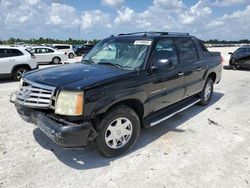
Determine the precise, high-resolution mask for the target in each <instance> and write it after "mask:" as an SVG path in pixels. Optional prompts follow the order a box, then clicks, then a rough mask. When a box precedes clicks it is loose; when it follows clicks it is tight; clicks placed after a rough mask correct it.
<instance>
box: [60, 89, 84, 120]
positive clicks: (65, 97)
mask: <svg viewBox="0 0 250 188" xmlns="http://www.w3.org/2000/svg"><path fill="white" fill-rule="evenodd" d="M83 95H84V94H83V92H71V91H61V92H60V93H59V95H58V97H57V100H56V106H55V113H56V114H60V115H68V116H78V115H82V114H83Z"/></svg>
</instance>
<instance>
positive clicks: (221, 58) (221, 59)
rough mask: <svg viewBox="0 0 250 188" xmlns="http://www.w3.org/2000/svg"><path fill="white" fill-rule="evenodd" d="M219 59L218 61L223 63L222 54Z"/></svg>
mask: <svg viewBox="0 0 250 188" xmlns="http://www.w3.org/2000/svg"><path fill="white" fill-rule="evenodd" d="M220 61H221V62H220V63H221V64H223V61H224V59H223V57H222V56H220Z"/></svg>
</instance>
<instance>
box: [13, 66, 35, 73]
mask: <svg viewBox="0 0 250 188" xmlns="http://www.w3.org/2000/svg"><path fill="white" fill-rule="evenodd" d="M17 68H27V69H28V70H31V68H30V66H29V65H27V64H22V65H16V66H14V67H13V68H12V71H11V73H12V74H13V73H14V71H15V70H16V69H17Z"/></svg>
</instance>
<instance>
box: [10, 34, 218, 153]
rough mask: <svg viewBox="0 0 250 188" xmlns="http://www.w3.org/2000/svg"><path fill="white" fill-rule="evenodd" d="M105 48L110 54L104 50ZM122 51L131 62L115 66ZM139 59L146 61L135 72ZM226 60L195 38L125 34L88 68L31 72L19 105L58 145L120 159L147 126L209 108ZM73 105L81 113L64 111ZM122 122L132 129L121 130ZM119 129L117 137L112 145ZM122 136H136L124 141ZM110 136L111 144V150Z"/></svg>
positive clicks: (64, 67)
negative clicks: (90, 148)
mask: <svg viewBox="0 0 250 188" xmlns="http://www.w3.org/2000/svg"><path fill="white" fill-rule="evenodd" d="M113 44H115V45H113ZM124 44H126V45H124ZM102 46H105V48H103V49H105V50H104V51H98V50H99V48H100V49H102ZM121 46H122V48H120V47H121ZM138 50H139V51H138ZM137 51H138V52H137ZM99 52H101V55H100V54H99ZM113 52H114V53H113ZM122 53H123V55H122V57H123V58H124V59H125V60H124V59H123V60H124V62H126V64H117V63H114V62H122V61H123V60H121V59H119V60H118V61H115V60H116V58H118V56H120V55H121V54H122ZM98 54H99V55H98ZM124 54H125V55H124ZM135 54H137V55H138V56H135V58H134V59H132V60H133V61H131V58H132V57H133V56H134V55H135ZM96 56H98V57H99V56H101V57H106V58H107V57H111V56H112V58H110V59H109V61H108V60H107V59H105V60H104V59H103V58H99V59H98V58H96V59H98V63H97V62H94V58H93V59H91V57H96ZM96 59H95V60H96ZM127 59H129V60H127ZM135 60H136V62H140V63H138V65H136V66H135V67H132V65H134V64H135V63H134V61H135ZM107 61H108V62H107ZM221 62H222V58H221V56H220V53H217V52H213V53H211V52H209V51H208V50H207V49H206V48H205V46H204V45H203V44H202V43H201V41H200V40H198V39H197V38H195V37H193V36H189V35H188V34H178V33H173V34H171V33H158V32H153V33H135V34H121V35H119V36H116V37H110V38H107V39H104V40H103V41H101V42H100V43H99V44H97V45H96V47H95V48H94V49H93V50H92V51H91V53H89V54H88V55H87V56H86V57H85V58H84V59H83V61H82V62H81V63H77V64H70V65H62V66H58V67H53V68H48V69H44V70H36V71H33V72H30V73H27V74H26V75H25V76H24V77H23V83H22V84H21V85H22V87H21V89H20V91H18V92H17V93H16V99H15V100H14V99H13V100H14V102H15V105H16V109H17V111H18V113H19V115H20V116H21V117H22V118H23V119H24V120H25V121H27V122H33V123H34V124H36V125H37V126H38V127H39V128H40V129H41V130H42V131H43V132H44V133H45V134H46V135H47V136H48V137H50V138H51V139H52V140H53V141H54V142H56V143H57V144H59V145H61V146H63V147H67V148H72V147H73V148H75V147H82V146H85V145H87V142H88V141H92V140H96V143H97V148H98V149H99V151H100V152H101V153H102V154H104V155H105V156H109V157H113V156H116V155H120V154H121V153H123V152H125V151H127V150H128V149H129V148H131V147H132V146H133V145H134V143H135V141H136V139H137V137H138V135H139V130H140V127H141V126H143V127H151V126H154V125H156V124H159V123H160V122H162V121H164V120H166V119H167V118H169V117H171V116H172V115H174V114H176V113H178V112H180V111H182V110H184V109H186V108H187V107H189V106H191V105H193V104H196V103H197V102H200V103H202V104H203V105H205V104H207V103H208V102H209V100H210V98H211V96H212V91H213V87H212V86H213V83H218V82H219V81H220V79H221V71H222V64H221ZM125 65H126V66H125ZM129 65H130V66H129ZM207 86H209V87H207ZM71 94H72V95H74V96H73V97H68V95H71ZM205 97H206V98H205ZM81 98H83V99H82V100H83V101H82V100H81ZM78 99H79V101H78V102H75V101H77V100H78ZM205 99H206V100H205ZM71 100H72V101H74V102H72V104H73V103H74V104H75V106H76V107H74V108H73V107H72V109H73V110H75V111H74V112H77V111H78V112H80V113H79V114H77V115H67V113H70V112H64V111H67V110H68V109H71V107H70V105H71V102H69V101H71ZM61 103H62V104H63V103H65V104H63V105H66V106H67V107H65V108H64V107H60V105H61ZM77 105H78V107H77ZM81 109H83V110H82V111H81ZM64 113H65V114H66V115H65V114H64ZM120 116H121V118H119V117H120ZM113 117H114V118H116V119H115V120H113V119H112V118H113ZM111 120H112V121H113V124H112V122H111ZM108 122H109V123H108ZM118 123H120V124H126V125H127V124H128V125H129V126H128V127H125V128H123V129H119V127H118V128H117V127H115V126H118ZM108 124H110V125H108ZM105 127H108V128H107V129H105ZM113 128H114V129H115V130H116V132H115V133H114V137H115V138H111V139H113V140H112V141H108V139H109V138H108V137H109V134H111V133H112V131H113ZM111 130H112V131H111ZM121 131H122V132H123V134H129V132H130V137H128V136H126V135H124V137H121V138H119V139H121V140H119V139H118V137H119V134H120V132H121ZM124 132H126V133H124ZM103 134H104V135H106V136H105V141H106V143H107V145H108V144H109V143H110V147H108V146H107V145H103V144H105V141H104V140H103V139H104V137H103ZM112 135H113V133H112ZM126 139H127V140H126ZM124 140H125V141H126V144H125V145H124V147H120V146H121V144H120V145H119V142H123V143H125V141H124ZM128 140H129V141H128ZM112 142H115V143H116V145H117V146H119V147H117V148H114V147H112V146H113V145H114V144H113V143H112Z"/></svg>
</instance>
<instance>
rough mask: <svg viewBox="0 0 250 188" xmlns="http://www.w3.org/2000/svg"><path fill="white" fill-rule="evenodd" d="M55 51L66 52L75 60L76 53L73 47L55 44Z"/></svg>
mask: <svg viewBox="0 0 250 188" xmlns="http://www.w3.org/2000/svg"><path fill="white" fill-rule="evenodd" d="M52 46H53V47H54V48H55V49H57V50H59V51H62V52H64V53H65V54H66V55H67V56H68V58H69V59H72V58H74V56H75V52H74V50H73V47H72V45H69V44H53V45H52Z"/></svg>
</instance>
